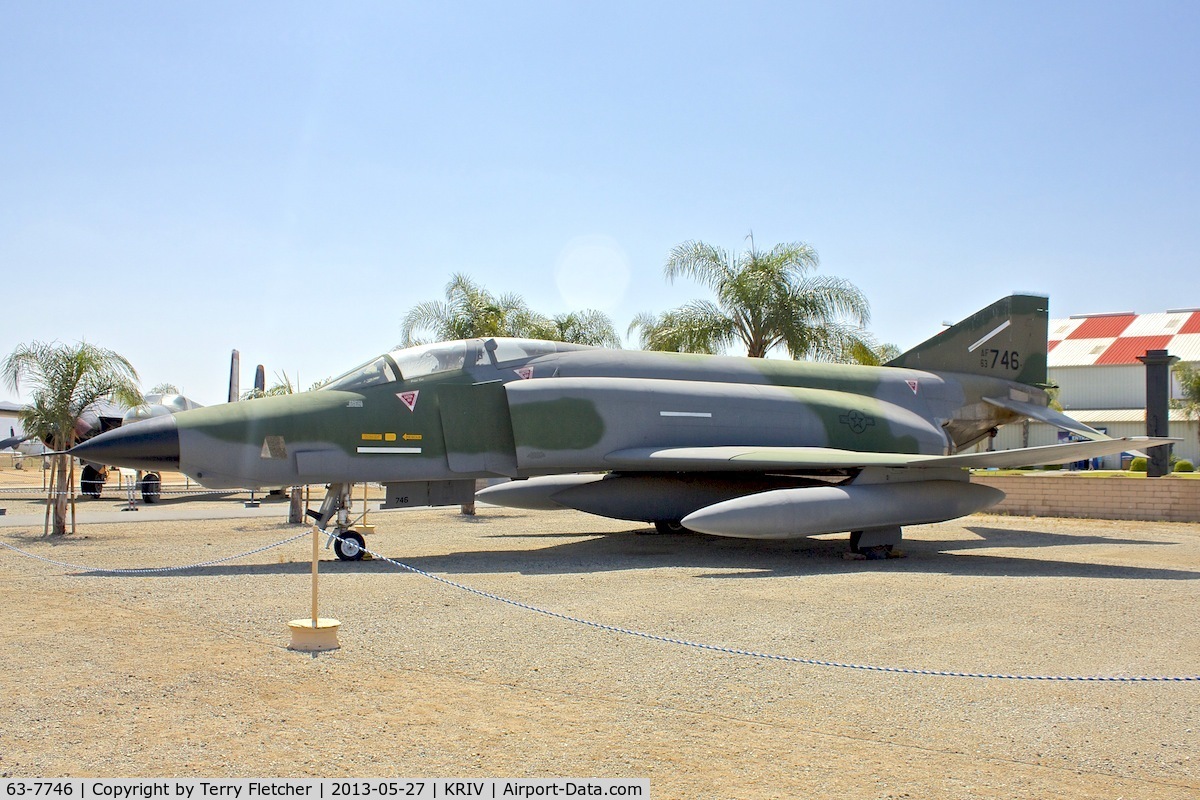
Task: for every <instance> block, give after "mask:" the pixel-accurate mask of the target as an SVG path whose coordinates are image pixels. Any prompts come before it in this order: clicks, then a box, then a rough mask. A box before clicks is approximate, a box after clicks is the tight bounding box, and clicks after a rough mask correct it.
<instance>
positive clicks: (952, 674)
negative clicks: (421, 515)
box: [0, 529, 1200, 683]
mask: <svg viewBox="0 0 1200 800" xmlns="http://www.w3.org/2000/svg"><path fill="white" fill-rule="evenodd" d="M320 530H321V533H323V534H324V535H325V536H326V537H327V539H328V540H331V541H339V542H342V543H343V544H346V543H349V544H354V545H356V544H357V542H349V541H348V540H346V539H344V538H342V537H341V536H339V535H338V534H337V533H336V531H329V530H325V529H320ZM309 535H311V530H305V531H303V532H301V533H298V534H296V535H295V536H290V537H288V538H286V539H281V540H280V541H278V542H275V543H273V544H269V545H266V546H264V547H259V548H257V549H254V550H249V551H247V552H245V553H239V554H238V555H234V556H227V557H225V558H219V559H214V560H212V561H204V562H201V563H198V564H189V565H186V566H175V567H153V568H143V569H108V568H104V567H87V566H82V565H79V564H71V563H69V562H65V561H55V560H54V559H49V558H44V557H42V556H38V555H34V554H33V553H28V552H26V551H24V550H21V549H20V548H17V547H13V546H12V545H10V544H8V543H7V542H0V547H4V548H5V549H8V550H11V551H12V552H14V553H17V554H19V555H22V556H25V557H27V558H31V559H34V560H36V561H41V562H43V563H46V564H52V565H54V566H58V567H64V568H67V569H73V570H77V571H80V572H99V573H107V574H115V575H146V574H153V573H162V572H176V571H183V570H189V569H198V568H201V567H211V566H215V565H217V564H224V563H226V562H228V561H235V560H237V559H239V558H246V557H248V556H252V555H257V554H258V553H263V552H266V551H267V550H271V549H274V548H276V547H282V546H283V545H285V544H290V543H291V542H294V541H297V540H299V539H302V538H304V537H306V536H309ZM362 550H363V552H364V553H367V554H369V555H370V556H371V557H372V558H373V559H376V560H378V561H383V562H384V563H387V564H391V565H392V566H394V567H397V568H399V569H402V570H405V571H407V572H411V573H413V574H414V575H420V576H421V577H423V578H428V579H429V580H432V581H435V582H437V583H440V584H443V585H445V586H450V587H452V588H454V589H458V590H460V591H464V592H467V593H468V594H473V595H475V596H477V597H482V598H485V599H487V600H493V601H496V602H499V603H504V604H506V605H509V606H512V607H514V608H519V609H522V610H524V611H530V612H533V613H535V614H541V615H543V616H546V617H551V618H552V619H557V620H561V621H563V622H570V623H573V624H575V625H582V626H584V627H587V628H592V629H594V630H600V631H607V632H609V633H618V634H622V635H624V636H633V637H636V638H639V639H644V640H646V641H651V642H659V643H662V644H673V645H677V646H680V647H689V648H692V649H696V650H705V651H707V652H712V653H723V654H725V655H732V656H742V657H746V658H754V659H759V660H763V661H779V662H784V663H788V664H803V665H805V666H813V667H830V668H834V669H846V670H856V671H859V672H883V673H891V674H895V675H923V676H928V677H938V678H976V679H983V680H1009V681H1044V682H1073V683H1191V682H1200V675H1017V674H1006V673H991V672H960V671H955V670H938V669H920V668H916V667H884V666H877V665H872V664H853V663H848V662H843V661H830V660H827V659H820V658H802V657H799V656H788V655H782V654H779V653H763V652H759V651H756V650H745V649H741V648H737V647H725V646H723V645H716V644H706V643H704V642H693V641H690V640H688V639H679V638H676V637H672V636H661V635H659V634H655V633H646V632H645V631H639V630H634V629H632V628H622V627H619V626H617V625H608V624H606V623H603V622H595V621H593V620H588V619H583V618H581V617H573V616H571V615H570V614H563V613H562V612H559V611H551V610H550V609H546V608H541V607H540V606H535V605H531V604H529V603H523V602H521V601H519V600H513V599H512V598H509V597H504V596H503V595H499V594H495V593H493V592H488V591H484V590H483V589H476V588H475V587H474V586H468V585H467V584H465V583H459V582H458V581H452V580H450V579H449V578H443V577H442V576H440V575H435V574H433V573H432V572H426V571H425V570H423V569H420V568H419V567H414V566H412V565H411V564H405V563H403V562H401V561H397V560H395V559H393V558H388V557H387V556H385V555H383V554H382V553H377V552H375V551H374V550H370V549H368V548H366V547H364V548H362Z"/></svg>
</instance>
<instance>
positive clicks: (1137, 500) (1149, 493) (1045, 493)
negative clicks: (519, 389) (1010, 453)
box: [971, 472, 1200, 522]
mask: <svg viewBox="0 0 1200 800" xmlns="http://www.w3.org/2000/svg"><path fill="white" fill-rule="evenodd" d="M971 481H972V482H973V483H981V484H983V485H985V486H992V487H994V488H996V489H999V490H1000V491H1002V492H1004V493H1005V495H1006V496H1005V498H1004V500H1002V501H1001V502H1000V503H999V504H998V505H995V506H992V507H991V508H990V509H987V512H985V513H998V514H1014V515H1017V516H1022V517H1081V518H1086V519H1129V520H1146V521H1163V522H1200V480H1186V479H1180V478H1122V477H1112V478H1089V477H1084V476H1081V475H1072V474H1070V473H1035V474H1032V475H987V474H986V473H978V472H977V473H975V474H974V475H972V476H971Z"/></svg>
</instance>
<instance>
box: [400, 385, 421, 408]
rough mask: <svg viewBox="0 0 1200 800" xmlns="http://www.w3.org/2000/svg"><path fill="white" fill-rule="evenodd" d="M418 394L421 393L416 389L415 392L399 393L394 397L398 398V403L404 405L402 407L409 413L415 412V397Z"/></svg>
mask: <svg viewBox="0 0 1200 800" xmlns="http://www.w3.org/2000/svg"><path fill="white" fill-rule="evenodd" d="M420 393H421V391H420V390H419V389H418V390H417V391H415V392H400V393H398V394H397V395H396V397H399V398H400V402H401V403H404V407H405V408H407V409H408V410H409V411H416V410H417V395H419V394H420Z"/></svg>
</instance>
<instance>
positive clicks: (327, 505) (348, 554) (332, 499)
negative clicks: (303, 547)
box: [308, 483, 373, 561]
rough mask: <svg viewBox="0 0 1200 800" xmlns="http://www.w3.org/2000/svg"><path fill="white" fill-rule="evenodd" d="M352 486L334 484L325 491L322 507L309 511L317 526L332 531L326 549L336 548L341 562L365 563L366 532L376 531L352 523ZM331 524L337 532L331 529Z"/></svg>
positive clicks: (369, 527)
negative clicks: (363, 558)
mask: <svg viewBox="0 0 1200 800" xmlns="http://www.w3.org/2000/svg"><path fill="white" fill-rule="evenodd" d="M350 503H351V500H350V484H348V483H331V484H329V487H328V488H327V489H326V490H325V499H324V500H322V501H321V508H320V509H319V510H317V511H309V512H308V515H309V516H310V517H312V518H313V520H315V521H316V523H317V526H318V527H319V528H321V529H322V530H325V531H330V534H331V535H330V537H329V540H328V541H327V542H326V544H325V546H326V547H329V545H330V543H332V545H333V552H334V554H335V555H336V556H337V557H338V559H339V560H341V561H361V560H362V557H363V556H364V555H365V554H366V552H367V548H366V539H364V538H363V533H366V532H369V531H371V530H373V528H372V526H370V525H358V526H356V525H354V524H353V523H351V521H350ZM330 522H333V529H332V530H330Z"/></svg>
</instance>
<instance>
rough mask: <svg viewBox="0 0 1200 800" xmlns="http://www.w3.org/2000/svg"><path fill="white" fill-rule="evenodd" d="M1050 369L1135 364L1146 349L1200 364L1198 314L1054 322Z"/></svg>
mask: <svg viewBox="0 0 1200 800" xmlns="http://www.w3.org/2000/svg"><path fill="white" fill-rule="evenodd" d="M1049 338H1050V341H1049V348H1050V358H1049V361H1050V366H1051V367H1090V366H1103V365H1115V364H1137V365H1139V366H1140V365H1141V362H1140V361H1138V360H1137V357H1138V356H1141V355H1145V354H1146V351H1147V350H1166V351H1168V352H1169V353H1170V354H1171V355H1173V356H1179V359H1180V360H1181V361H1186V362H1198V361H1200V310H1187V311H1166V312H1163V313H1160V314H1092V315H1081V316H1077V317H1070V318H1068V319H1052V320H1050V337H1049Z"/></svg>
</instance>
